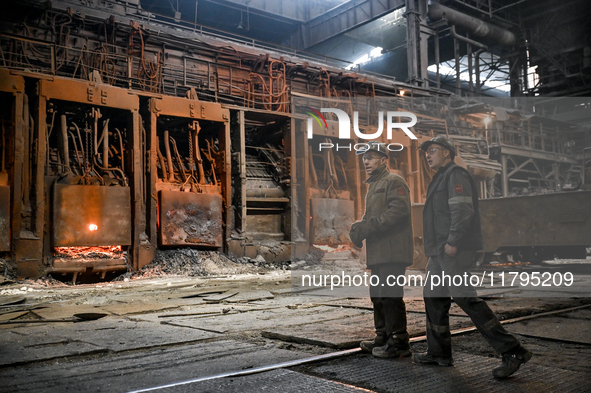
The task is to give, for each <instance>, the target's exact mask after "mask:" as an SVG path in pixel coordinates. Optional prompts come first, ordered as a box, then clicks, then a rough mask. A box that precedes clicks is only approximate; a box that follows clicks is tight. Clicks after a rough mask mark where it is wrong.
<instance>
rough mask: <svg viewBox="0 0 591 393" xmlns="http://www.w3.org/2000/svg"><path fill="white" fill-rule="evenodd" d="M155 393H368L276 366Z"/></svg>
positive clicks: (160, 390)
mask: <svg viewBox="0 0 591 393" xmlns="http://www.w3.org/2000/svg"><path fill="white" fill-rule="evenodd" d="M156 392H158V393H172V392H174V393H184V392H199V393H218V392H219V393H230V392H236V393H238V392H240V393H259V392H281V393H305V392H314V393H316V392H331V393H332V392H335V393H359V392H367V390H365V389H358V388H356V387H354V386H348V385H345V384H342V383H338V382H333V381H328V380H325V379H322V378H318V377H313V376H310V375H305V374H301V373H297V372H295V371H289V370H285V369H277V370H272V371H268V372H265V373H260V374H253V375H245V376H241V377H227V378H219V379H210V380H207V381H203V382H196V383H191V384H186V385H179V386H175V387H170V388H166V389H159V390H157V391H156Z"/></svg>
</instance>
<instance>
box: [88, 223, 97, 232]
mask: <svg viewBox="0 0 591 393" xmlns="http://www.w3.org/2000/svg"><path fill="white" fill-rule="evenodd" d="M88 229H89V230H90V231H91V232H94V231H96V230H97V229H98V225H96V224H90V225H89V226H88Z"/></svg>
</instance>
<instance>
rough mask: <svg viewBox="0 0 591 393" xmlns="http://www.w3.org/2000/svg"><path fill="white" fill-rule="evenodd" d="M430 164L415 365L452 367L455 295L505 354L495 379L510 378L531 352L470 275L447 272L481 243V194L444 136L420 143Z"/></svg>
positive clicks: (463, 267) (464, 267)
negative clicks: (423, 344)
mask: <svg viewBox="0 0 591 393" xmlns="http://www.w3.org/2000/svg"><path fill="white" fill-rule="evenodd" d="M421 150H423V151H424V152H425V154H426V159H427V164H428V165H429V167H430V168H431V169H433V170H435V171H437V173H436V174H435V176H434V177H433V180H432V181H431V184H429V189H428V191H427V199H426V201H425V207H424V211H423V238H424V242H425V255H426V256H427V257H429V263H428V265H427V274H428V276H429V280H428V281H427V282H426V284H425V287H424V288H423V295H424V298H425V311H426V315H427V352H426V353H416V354H415V356H414V361H415V363H417V364H436V365H439V366H452V365H453V358H452V350H451V334H450V329H449V308H450V306H451V298H453V299H454V301H455V302H456V304H457V305H458V306H460V307H461V308H462V309H463V310H464V311H465V312H466V314H468V316H469V317H470V319H472V322H474V325H475V326H476V327H477V328H478V331H479V332H480V333H481V334H482V335H483V336H484V338H485V339H486V340H487V341H488V342H489V344H490V345H491V346H492V347H493V348H494V350H495V351H496V352H497V353H499V354H502V356H503V362H502V365H501V366H499V367H497V368H495V369H494V370H493V372H492V373H493V376H494V377H495V378H507V377H508V376H510V375H511V374H513V373H514V372H516V371H517V370H518V369H519V366H520V365H521V364H523V363H526V362H527V361H528V360H529V359H530V358H531V357H532V353H531V352H530V351H528V350H527V349H525V348H524V347H522V346H521V344H520V343H519V341H518V340H517V338H516V337H515V336H513V335H512V334H511V333H509V332H507V331H506V330H505V328H503V326H502V325H501V324H500V323H499V320H498V319H497V317H496V316H495V314H494V313H493V312H492V311H491V309H490V308H489V307H488V305H487V304H486V302H485V301H484V300H482V299H480V298H478V297H477V295H476V290H475V289H474V287H472V285H470V280H463V281H462V282H461V283H459V282H458V281H456V283H459V284H460V285H455V284H453V282H452V281H450V280H448V279H447V278H446V276H449V277H454V276H458V275H459V276H462V277H465V276H464V274H465V273H466V272H468V270H469V269H470V267H471V266H472V265H473V263H474V262H475V260H476V251H477V250H480V249H481V248H482V232H481V227H480V212H479V210H478V193H477V189H476V184H475V183H474V180H473V179H472V176H471V175H470V173H469V172H468V171H467V170H466V169H464V168H462V167H460V166H458V165H456V164H455V163H454V157H455V154H456V148H455V145H454V143H453V142H452V141H451V140H449V139H448V138H446V137H444V136H436V137H434V138H432V139H431V140H429V141H427V142H424V143H423V144H421Z"/></svg>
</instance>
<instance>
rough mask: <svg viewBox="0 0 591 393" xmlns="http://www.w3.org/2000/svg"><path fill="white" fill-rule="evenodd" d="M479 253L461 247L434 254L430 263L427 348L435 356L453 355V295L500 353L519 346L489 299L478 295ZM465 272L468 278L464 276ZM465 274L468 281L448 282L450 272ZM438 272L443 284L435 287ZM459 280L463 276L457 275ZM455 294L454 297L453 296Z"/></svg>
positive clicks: (428, 266) (427, 293)
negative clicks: (473, 277)
mask: <svg viewBox="0 0 591 393" xmlns="http://www.w3.org/2000/svg"><path fill="white" fill-rule="evenodd" d="M475 258H476V253H475V252H474V251H470V250H458V253H457V254H456V256H455V257H451V256H449V255H447V254H445V253H444V255H443V256H438V257H431V258H430V259H429V264H428V265H427V273H428V274H429V276H430V277H429V278H428V281H427V282H426V285H425V287H424V288H423V296H424V298H425V311H426V314H427V352H428V353H429V354H430V355H433V356H442V357H451V334H450V330H449V308H450V306H451V298H453V299H454V301H455V302H456V304H457V305H458V306H460V307H461V308H462V310H464V311H465V312H466V314H468V316H469V317H470V319H472V322H474V325H475V326H476V328H477V329H478V331H479V332H480V334H482V335H483V336H484V338H485V339H486V340H487V341H488V342H489V344H490V345H491V346H492V347H493V348H494V350H495V351H496V352H497V353H499V354H502V353H505V352H507V351H509V350H512V349H514V348H516V347H517V346H519V345H520V344H519V340H517V338H516V337H515V336H513V335H512V334H511V333H509V332H507V330H505V328H504V327H503V326H502V325H501V324H500V323H499V320H498V319H497V317H496V316H495V314H494V313H493V312H492V310H491V309H490V308H489V307H488V305H487V304H486V302H485V301H484V300H482V299H480V298H478V297H477V296H476V290H475V289H474V287H472V285H470V281H469V278H470V273H469V269H470V267H471V266H472V264H473V263H474V261H475ZM464 273H468V274H467V278H468V279H467V280H464ZM457 275H459V276H462V283H461V284H466V283H465V282H464V281H468V282H467V285H454V284H453V281H452V283H451V285H448V284H449V282H448V279H447V276H450V277H452V280H453V276H457ZM434 276H438V277H439V278H440V279H441V278H442V277H444V280H443V279H442V281H444V282H443V284H445V285H439V286H434V287H433V289H431V282H433V283H434V284H436V283H437V281H438V280H437V279H433V277H434ZM456 280H457V281H456V283H458V284H459V279H457V278H456ZM450 296H451V297H450Z"/></svg>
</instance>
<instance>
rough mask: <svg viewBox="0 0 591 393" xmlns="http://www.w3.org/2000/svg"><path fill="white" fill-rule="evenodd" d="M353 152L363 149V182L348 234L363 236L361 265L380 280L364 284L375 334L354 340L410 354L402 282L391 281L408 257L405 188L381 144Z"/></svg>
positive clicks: (387, 354) (389, 354) (386, 354)
mask: <svg viewBox="0 0 591 393" xmlns="http://www.w3.org/2000/svg"><path fill="white" fill-rule="evenodd" d="M357 154H358V155H363V157H362V159H363V165H364V167H365V172H366V173H367V175H368V176H369V177H368V178H367V180H365V183H367V184H368V185H369V188H368V191H367V195H366V197H365V214H364V215H363V219H362V220H361V221H358V222H355V223H354V224H353V225H352V226H351V231H350V234H349V235H350V238H351V241H352V242H353V244H355V245H356V246H357V247H359V248H361V247H362V246H363V240H365V250H366V253H367V267H368V268H369V269H370V270H371V274H372V276H377V277H379V280H380V282H379V284H377V285H375V286H370V297H371V301H372V303H373V310H374V325H375V330H376V336H375V338H374V339H373V340H371V341H362V342H361V344H360V346H361V348H362V349H363V350H364V351H366V352H370V353H372V354H373V355H374V356H376V357H380V358H395V357H405V356H410V355H411V352H410V345H409V340H408V332H407V330H406V307H405V305H404V300H403V296H404V287H401V286H398V285H396V278H397V277H399V276H400V275H404V274H405V272H406V267H407V266H410V265H411V264H412V261H413V253H414V249H413V235H412V221H411V216H410V195H409V188H408V185H407V184H406V181H405V180H404V178H402V177H401V176H399V175H397V174H394V173H390V172H389V170H388V166H387V163H388V157H389V155H388V154H389V152H388V149H387V146H386V144H384V143H379V142H369V143H368V144H367V149H362V150H358V151H357ZM388 277H390V282H387V280H388ZM374 283H375V282H374Z"/></svg>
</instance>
